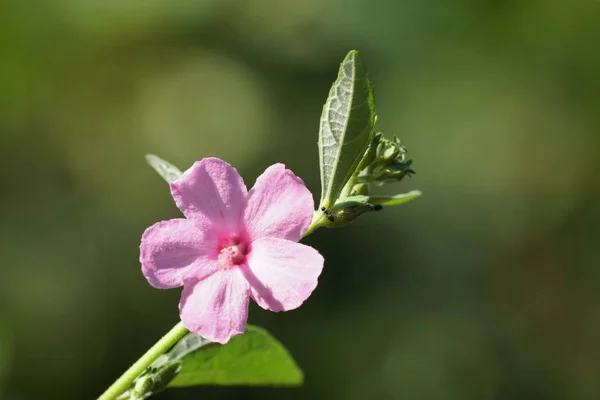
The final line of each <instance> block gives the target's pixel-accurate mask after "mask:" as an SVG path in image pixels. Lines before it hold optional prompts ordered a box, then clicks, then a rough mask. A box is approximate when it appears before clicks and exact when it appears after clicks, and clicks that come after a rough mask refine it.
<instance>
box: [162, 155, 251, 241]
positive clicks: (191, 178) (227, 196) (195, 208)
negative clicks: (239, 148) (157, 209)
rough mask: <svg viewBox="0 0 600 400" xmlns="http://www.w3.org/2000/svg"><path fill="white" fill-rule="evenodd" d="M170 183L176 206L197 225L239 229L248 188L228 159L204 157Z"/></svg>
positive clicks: (230, 229) (232, 229)
mask: <svg viewBox="0 0 600 400" xmlns="http://www.w3.org/2000/svg"><path fill="white" fill-rule="evenodd" d="M170 186H171V194H172V195H173V199H175V203H176V204H177V207H179V209H180V210H181V212H183V214H184V215H185V216H186V217H187V218H188V219H191V220H192V221H194V223H195V224H196V225H197V226H199V227H201V228H202V229H210V228H209V227H218V229H223V230H228V231H237V230H238V227H239V225H240V219H241V215H242V212H243V207H244V204H245V203H246V196H247V193H248V191H247V189H246V185H244V181H243V180H242V177H241V176H240V174H238V172H237V170H236V169H235V168H233V167H232V166H231V165H229V164H227V163H226V162H225V161H223V160H220V159H218V158H204V159H202V160H201V161H198V162H196V163H194V165H192V166H191V167H190V168H189V169H188V170H187V171H185V172H184V173H183V177H182V178H181V179H179V180H177V181H175V182H172V183H171V185H170Z"/></svg>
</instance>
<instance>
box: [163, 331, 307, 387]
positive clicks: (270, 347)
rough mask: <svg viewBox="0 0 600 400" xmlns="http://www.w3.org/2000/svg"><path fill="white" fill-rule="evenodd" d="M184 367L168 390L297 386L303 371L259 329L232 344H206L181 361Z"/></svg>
mask: <svg viewBox="0 0 600 400" xmlns="http://www.w3.org/2000/svg"><path fill="white" fill-rule="evenodd" d="M180 360H181V362H182V363H183V367H182V369H181V371H180V372H179V375H177V377H176V378H175V379H173V380H172V381H171V382H170V383H169V385H168V386H169V387H185V386H198V385H253V386H296V385H300V384H302V382H303V375H302V371H301V370H300V369H299V368H298V366H297V365H296V362H295V361H294V359H293V358H292V357H291V355H290V354H289V353H288V351H287V350H286V349H285V348H284V347H283V345H282V344H281V343H279V342H278V341H277V340H276V339H275V338H274V337H273V336H271V335H270V334H269V333H267V332H266V331H265V330H263V329H261V328H258V327H256V326H250V325H249V326H248V327H247V328H246V332H245V333H244V334H243V335H238V336H235V337H233V338H232V339H231V340H230V341H229V343H227V344H224V345H219V344H216V343H212V344H208V345H203V346H202V347H201V348H200V349H199V350H198V351H194V352H193V353H190V354H187V355H185V356H183V357H182V358H181V359H180Z"/></svg>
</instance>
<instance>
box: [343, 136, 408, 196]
mask: <svg viewBox="0 0 600 400" xmlns="http://www.w3.org/2000/svg"><path fill="white" fill-rule="evenodd" d="M406 152H407V150H406V147H404V146H403V145H402V144H401V143H400V140H399V139H398V138H397V137H394V140H388V139H385V138H383V137H382V134H381V133H380V132H379V133H376V134H375V135H373V140H372V141H371V143H370V145H369V147H368V148H367V151H366V153H365V156H364V158H363V159H362V161H361V162H360V163H359V165H358V167H357V171H356V173H355V178H354V181H352V180H351V181H349V182H348V183H351V184H352V188H350V190H349V194H350V195H351V196H353V195H366V194H368V193H369V185H370V184H373V185H376V186H383V185H386V184H389V183H395V182H400V181H401V180H402V179H404V177H406V176H411V175H412V174H415V171H414V170H413V169H412V168H410V165H411V164H412V160H410V159H407V158H406Z"/></svg>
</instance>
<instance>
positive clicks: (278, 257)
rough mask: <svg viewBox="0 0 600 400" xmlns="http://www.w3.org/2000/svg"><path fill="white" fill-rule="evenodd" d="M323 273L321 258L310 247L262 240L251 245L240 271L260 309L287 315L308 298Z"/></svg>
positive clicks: (273, 240)
mask: <svg viewBox="0 0 600 400" xmlns="http://www.w3.org/2000/svg"><path fill="white" fill-rule="evenodd" d="M322 270H323V256H321V254H319V252H318V251H317V250H315V249H313V248H312V247H310V246H306V245H303V244H301V243H295V242H291V241H289V240H285V239H277V238H261V239H258V240H256V241H254V242H253V243H252V250H251V251H250V254H249V257H248V265H247V266H245V268H244V270H243V271H244V273H245V276H246V279H247V280H248V282H249V283H250V292H251V294H252V298H254V300H255V301H256V302H257V303H258V305H259V306H261V307H262V308H264V309H267V310H271V311H288V310H293V309H294V308H297V307H299V306H300V305H301V304H302V303H303V302H304V301H305V300H306V299H307V298H308V296H310V294H311V293H312V291H313V290H314V289H315V288H316V287H317V281H318V278H319V275H320V274H321V271H322Z"/></svg>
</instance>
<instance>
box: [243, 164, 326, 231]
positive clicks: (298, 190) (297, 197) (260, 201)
mask: <svg viewBox="0 0 600 400" xmlns="http://www.w3.org/2000/svg"><path fill="white" fill-rule="evenodd" d="M313 208H314V201H313V198H312V194H311V193H310V191H309V190H308V189H307V188H306V186H305V185H304V182H302V179H300V178H298V177H297V176H296V175H294V173H293V172H292V171H290V170H289V169H285V166H284V165H283V164H275V165H272V166H270V167H269V168H267V170H266V171H265V172H264V173H263V174H262V175H261V176H259V177H258V179H257V180H256V183H255V184H254V187H253V188H252V189H251V190H250V192H249V193H248V203H247V204H246V208H245V210H244V222H245V224H246V229H247V230H248V234H249V235H250V238H252V239H253V240H255V239H258V238H261V237H278V238H281V239H288V240H292V241H294V242H297V241H299V240H300V238H301V237H302V234H304V232H306V230H307V229H308V226H309V225H310V221H311V219H312V215H313Z"/></svg>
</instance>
